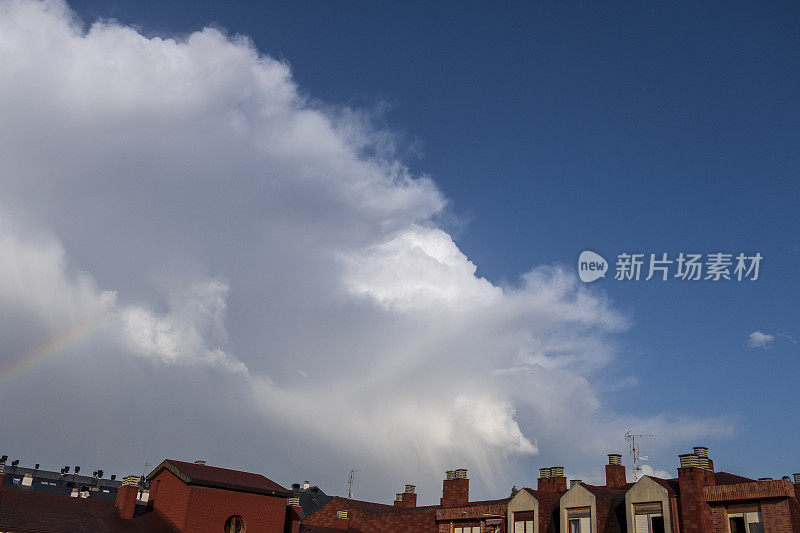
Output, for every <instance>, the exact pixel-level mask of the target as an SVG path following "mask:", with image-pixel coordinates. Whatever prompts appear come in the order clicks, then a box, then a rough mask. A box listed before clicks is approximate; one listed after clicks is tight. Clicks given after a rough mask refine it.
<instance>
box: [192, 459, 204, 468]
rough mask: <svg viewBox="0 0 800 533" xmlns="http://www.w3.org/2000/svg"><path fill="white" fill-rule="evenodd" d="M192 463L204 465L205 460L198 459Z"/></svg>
mask: <svg viewBox="0 0 800 533" xmlns="http://www.w3.org/2000/svg"><path fill="white" fill-rule="evenodd" d="M194 464H196V465H200V466H206V462H205V461H203V460H202V459H198V460H197V461H195V462H194Z"/></svg>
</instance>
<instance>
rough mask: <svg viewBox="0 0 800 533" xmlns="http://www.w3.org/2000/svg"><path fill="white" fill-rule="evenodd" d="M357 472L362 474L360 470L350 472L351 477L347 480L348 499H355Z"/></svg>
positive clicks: (355, 469)
mask: <svg viewBox="0 0 800 533" xmlns="http://www.w3.org/2000/svg"><path fill="white" fill-rule="evenodd" d="M356 472H361V470H359V469H358V468H354V469H352V470H350V477H348V478H347V499H348V500H352V499H353V483H354V482H355V478H356Z"/></svg>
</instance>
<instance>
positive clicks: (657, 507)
mask: <svg viewBox="0 0 800 533" xmlns="http://www.w3.org/2000/svg"><path fill="white" fill-rule="evenodd" d="M633 514H634V515H635V516H634V521H633V526H634V533H664V515H663V514H662V510H661V502H653V503H636V504H634V505H633Z"/></svg>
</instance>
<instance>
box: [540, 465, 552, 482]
mask: <svg viewBox="0 0 800 533" xmlns="http://www.w3.org/2000/svg"><path fill="white" fill-rule="evenodd" d="M539 477H540V478H542V479H547V478H549V477H550V468H549V467H548V468H540V469H539Z"/></svg>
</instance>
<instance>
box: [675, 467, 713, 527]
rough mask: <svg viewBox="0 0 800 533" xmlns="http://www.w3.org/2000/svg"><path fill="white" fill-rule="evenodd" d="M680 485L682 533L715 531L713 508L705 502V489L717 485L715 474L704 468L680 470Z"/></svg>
mask: <svg viewBox="0 0 800 533" xmlns="http://www.w3.org/2000/svg"><path fill="white" fill-rule="evenodd" d="M678 483H679V485H680V494H681V497H680V500H681V501H680V507H679V510H680V513H679V514H680V525H681V527H680V530H681V533H707V532H710V531H713V520H712V517H711V506H709V505H708V503H706V500H705V492H704V491H705V488H706V487H708V486H711V485H714V484H715V481H714V473H713V472H711V471H710V470H705V469H703V468H697V467H689V468H679V469H678Z"/></svg>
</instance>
